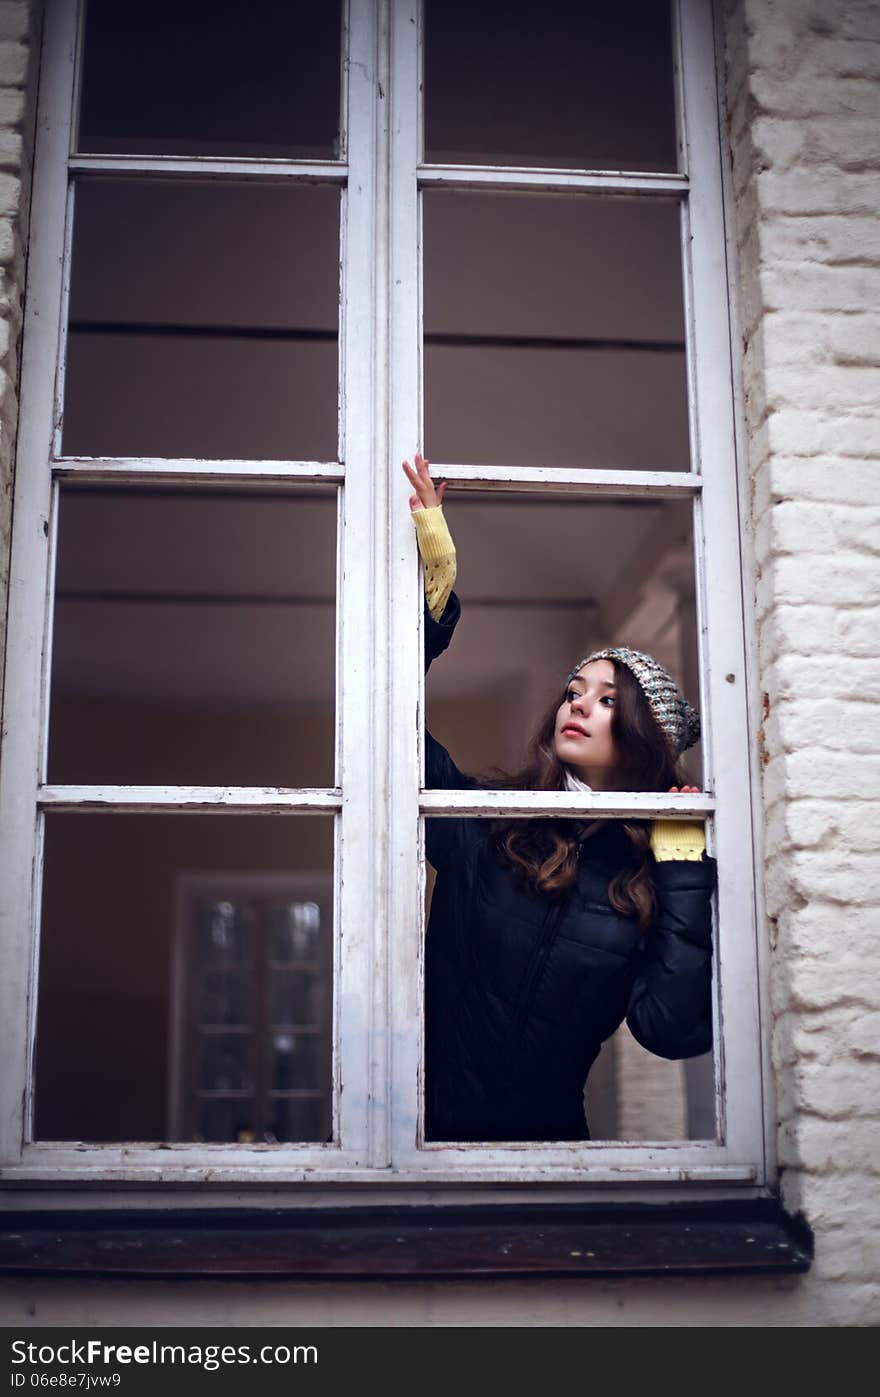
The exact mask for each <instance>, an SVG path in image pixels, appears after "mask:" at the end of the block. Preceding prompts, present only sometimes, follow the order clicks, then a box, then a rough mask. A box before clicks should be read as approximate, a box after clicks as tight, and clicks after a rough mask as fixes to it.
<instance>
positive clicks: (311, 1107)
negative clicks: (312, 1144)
mask: <svg viewBox="0 0 880 1397" xmlns="http://www.w3.org/2000/svg"><path fill="white" fill-rule="evenodd" d="M272 1112H273V1115H272V1120H273V1125H274V1133H275V1137H276V1139H277V1140H279V1141H284V1140H326V1139H328V1138H329V1134H330V1114H329V1111H328V1108H327V1102H326V1100H324V1098H322V1097H320V1096H310V1095H308V1094H304V1095H303V1096H285V1097H277V1098H275V1099H274V1100H273V1102H272Z"/></svg>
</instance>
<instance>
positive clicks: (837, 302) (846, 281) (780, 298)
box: [761, 262, 880, 312]
mask: <svg viewBox="0 0 880 1397" xmlns="http://www.w3.org/2000/svg"><path fill="white" fill-rule="evenodd" d="M761 294H762V296H763V299H764V307H765V309H766V310H786V311H805V310H806V311H810V310H813V311H832V312H837V311H856V312H857V311H863V310H864V309H865V307H866V306H874V305H877V304H878V303H880V267H862V266H844V267H840V266H825V265H824V264H823V263H820V262H778V263H771V264H770V265H767V266H765V267H763V269H762V271H761Z"/></svg>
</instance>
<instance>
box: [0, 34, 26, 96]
mask: <svg viewBox="0 0 880 1397" xmlns="http://www.w3.org/2000/svg"><path fill="white" fill-rule="evenodd" d="M28 56H29V54H28V49H27V46H26V45H25V44H19V43H15V42H14V41H12V40H10V39H2V40H0V85H2V86H3V87H23V86H24V84H25V79H26V78H27V69H28Z"/></svg>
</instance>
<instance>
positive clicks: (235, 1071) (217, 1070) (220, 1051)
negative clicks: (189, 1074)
mask: <svg viewBox="0 0 880 1397" xmlns="http://www.w3.org/2000/svg"><path fill="white" fill-rule="evenodd" d="M253 1047H254V1043H253V1038H252V1037H251V1036H250V1035H249V1034H248V1035H246V1034H243V1033H236V1034H231V1033H225V1034H222V1035H221V1034H217V1033H204V1032H203V1033H202V1035H201V1038H200V1041H199V1073H198V1085H199V1089H200V1090H201V1091H245V1092H249V1093H250V1092H253V1090H254V1069H253V1062H252V1058H253Z"/></svg>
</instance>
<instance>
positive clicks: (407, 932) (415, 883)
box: [385, 0, 424, 1165]
mask: <svg viewBox="0 0 880 1397" xmlns="http://www.w3.org/2000/svg"><path fill="white" fill-rule="evenodd" d="M421 8H422V7H421V4H420V3H418V0H391V4H390V18H391V32H390V41H391V71H390V74H389V89H388V90H389V97H390V115H391V136H390V142H391V144H390V159H389V167H390V177H391V187H390V196H389V215H390V223H391V230H390V244H389V252H390V266H389V291H390V335H391V339H390V346H389V365H390V384H389V393H390V403H391V408H392V410H391V413H390V415H389V416H390V424H391V428H390V441H389V453H388V460H389V469H390V471H391V478H390V479H389V480H388V481H387V482H385V484H386V500H387V507H388V510H389V532H390V537H391V545H392V557H393V560H394V561H393V564H392V566H391V569H390V577H389V585H390V588H391V593H390V598H389V602H390V604H389V617H388V619H389V646H388V656H389V664H390V666H391V691H390V703H389V709H388V721H389V730H390V734H391V738H392V745H391V747H390V750H389V782H388V810H389V822H390V829H389V841H390V844H389V862H388V903H387V907H388V917H387V925H388V927H389V928H390V936H391V945H390V963H391V977H392V992H391V996H390V1015H391V1018H390V1025H389V1027H390V1029H395V1030H397V1031H393V1032H390V1033H389V1037H390V1039H391V1042H392V1045H393V1058H392V1074H393V1081H392V1095H391V1104H392V1108H393V1114H392V1120H391V1131H392V1153H393V1159H394V1162H395V1164H396V1165H399V1163H400V1161H401V1159H403V1158H406V1157H408V1156H409V1155H410V1154H411V1152H412V1150H413V1148H414V1144H415V1131H416V1121H417V1119H418V1105H419V1101H418V1090H419V1088H418V1072H419V1031H418V1026H419V1024H420V1022H421V984H420V952H419V936H418V913H417V909H418V907H419V900H420V897H421V895H422V887H423V879H424V869H423V868H419V861H418V859H417V858H416V843H415V836H416V831H417V829H418V818H419V806H418V781H417V779H416V773H417V771H418V769H419V765H418V764H419V742H418V712H419V675H420V671H421V664H420V660H419V652H420V647H421V636H420V630H419V614H420V613H419V607H420V596H419V578H418V569H417V563H416V558H417V552H416V543H415V537H414V530H413V526H412V523H411V521H410V519H409V517H408V510H407V504H406V501H407V494H408V491H407V489H406V483H405V481H404V478H403V475H402V474H399V473H400V465H399V462H400V461H402V460H404V459H409V460H410V461H411V460H412V457H413V452H414V451H416V450H417V449H418V448H419V446H420V445H421V444H422V403H421V321H422V311H421V291H420V288H421V266H420V244H421V234H420V217H419V194H418V186H417V182H416V167H417V165H418V160H419V154H420V151H419V130H420V122H419V120H418V118H417V113H418V110H419V103H420V91H419V82H420V74H419V32H420V24H421V15H420V11H421Z"/></svg>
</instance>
